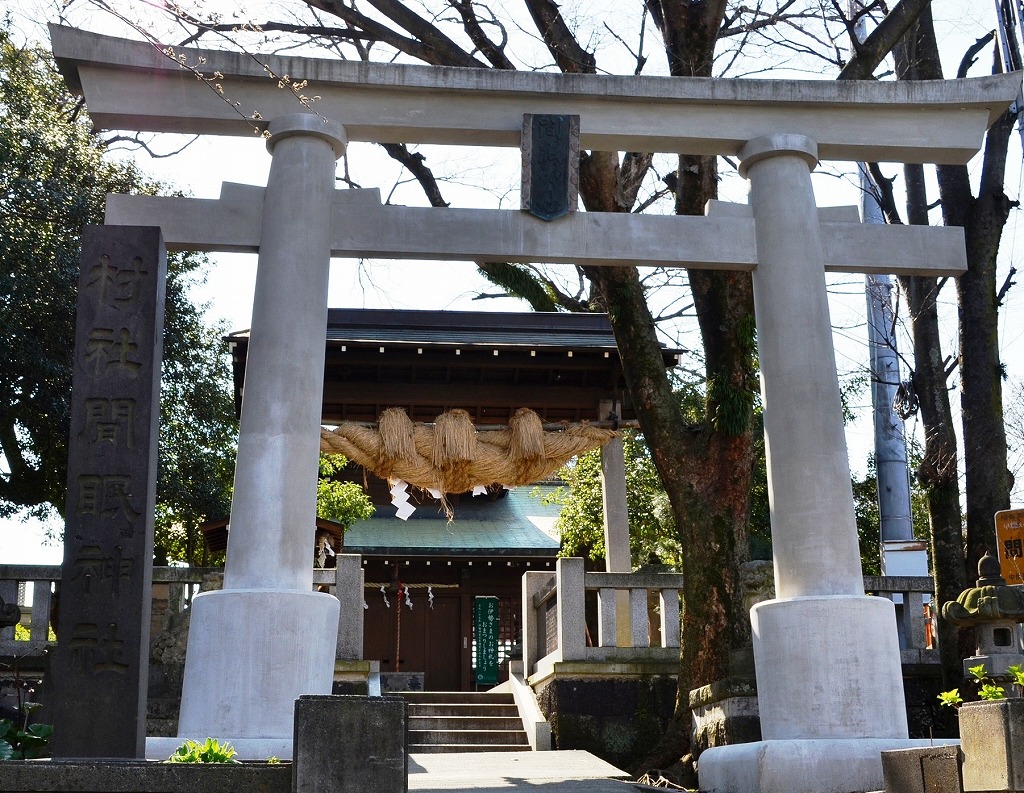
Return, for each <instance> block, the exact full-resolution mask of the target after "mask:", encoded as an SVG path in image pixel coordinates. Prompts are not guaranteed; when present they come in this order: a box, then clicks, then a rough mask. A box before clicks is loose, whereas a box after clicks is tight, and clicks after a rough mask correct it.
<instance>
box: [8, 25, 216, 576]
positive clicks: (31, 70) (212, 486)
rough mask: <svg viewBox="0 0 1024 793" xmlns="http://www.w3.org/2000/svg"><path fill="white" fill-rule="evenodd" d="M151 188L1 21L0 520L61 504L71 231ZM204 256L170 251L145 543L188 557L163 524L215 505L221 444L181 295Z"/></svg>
mask: <svg viewBox="0 0 1024 793" xmlns="http://www.w3.org/2000/svg"><path fill="white" fill-rule="evenodd" d="M156 188H157V186H156V185H155V184H152V183H150V182H147V181H146V180H145V179H144V178H143V177H142V175H141V174H140V173H139V172H138V170H137V169H135V168H134V167H133V166H131V165H125V164H123V163H114V162H111V161H109V160H107V159H106V158H105V157H104V144H103V141H102V140H101V138H100V137H99V136H97V135H95V134H94V133H93V132H92V130H91V125H90V122H89V119H88V118H87V116H86V115H85V113H84V112H83V111H82V109H81V107H80V105H79V103H78V102H77V100H76V99H75V98H74V97H73V96H71V95H70V94H69V93H68V92H67V90H66V88H65V87H64V83H63V81H62V79H61V78H60V76H59V75H58V74H57V72H56V70H55V69H54V67H53V64H52V62H51V59H50V56H49V54H48V53H47V52H46V51H45V50H43V49H41V48H40V49H30V48H29V49H21V48H18V47H16V46H14V44H13V43H12V41H11V38H10V36H9V35H8V34H7V32H6V31H4V30H0V262H2V263H3V266H2V267H0V341H2V344H3V348H4V354H3V355H2V356H0V454H2V455H3V457H4V458H5V460H6V463H7V466H6V468H7V470H6V471H5V472H3V473H2V474H0V517H8V516H11V515H14V514H18V513H20V514H22V515H24V516H26V517H36V518H47V517H53V516H55V515H57V514H59V513H60V512H62V510H63V509H64V502H65V486H66V481H65V480H66V466H67V439H68V437H69V429H70V427H69V411H70V394H71V360H72V353H73V344H74V338H75V302H76V291H77V282H78V270H79V262H78V259H79V253H80V232H81V229H82V227H83V226H84V225H86V224H89V223H102V221H103V209H104V200H105V196H106V194H107V193H108V192H117V193H139V192H143V193H153V192H156ZM204 263H205V259H203V257H200V256H196V255H171V256H169V257H168V283H167V303H166V309H165V312H166V320H165V329H164V360H165V363H164V369H163V389H164V398H163V400H162V405H161V418H162V424H163V425H164V429H163V434H162V437H161V439H160V463H159V465H160V471H159V485H158V502H159V504H160V508H159V513H160V515H159V518H158V524H159V527H160V533H159V535H158V538H157V542H158V543H159V544H163V545H165V546H168V547H169V550H170V551H171V555H172V556H173V557H175V558H187V559H188V560H189V561H193V559H191V558H189V557H190V556H191V555H193V554H191V553H190V552H189V551H188V543H187V542H183V541H181V540H180V539H179V538H178V536H177V535H176V534H175V533H176V532H178V533H179V534H180V527H182V526H187V527H194V524H195V523H196V522H198V521H199V520H202V519H206V518H208V517H218V516H220V515H223V514H226V512H227V503H228V502H227V493H228V491H229V488H230V473H225V472H226V471H229V470H230V467H231V466H230V458H231V455H232V451H231V447H232V445H233V444H232V440H233V428H232V417H233V404H232V396H231V389H230V384H229V382H228V370H227V366H226V362H225V361H224V360H223V357H222V355H221V353H222V352H223V350H222V348H221V347H220V346H219V342H217V341H216V337H217V336H218V335H219V334H220V333H221V332H222V331H221V329H215V330H212V331H211V330H206V329H204V327H203V323H202V309H201V308H200V307H196V306H194V305H193V304H192V303H191V302H190V301H189V299H188V291H189V289H190V288H191V286H192V285H193V284H194V283H196V281H197V280H198V278H199V277H200V275H199V273H200V270H201V268H202V267H203V266H204ZM208 453H209V454H210V456H209V457H207V454H208ZM192 547H193V550H194V543H193V546H192Z"/></svg>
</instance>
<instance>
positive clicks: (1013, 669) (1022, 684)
mask: <svg viewBox="0 0 1024 793" xmlns="http://www.w3.org/2000/svg"><path fill="white" fill-rule="evenodd" d="M1006 671H1007V672H1009V673H1010V674H1011V675H1012V676H1013V685H1014V686H1016V687H1017V694H1018V696H1024V667H1022V666H1021V665H1020V664H1014V665H1013V666H1008V667H1006Z"/></svg>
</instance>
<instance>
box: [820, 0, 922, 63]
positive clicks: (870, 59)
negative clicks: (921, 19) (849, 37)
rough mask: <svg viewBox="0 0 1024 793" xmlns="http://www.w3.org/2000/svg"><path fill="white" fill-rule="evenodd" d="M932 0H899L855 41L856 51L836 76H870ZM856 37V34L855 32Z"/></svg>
mask: <svg viewBox="0 0 1024 793" xmlns="http://www.w3.org/2000/svg"><path fill="white" fill-rule="evenodd" d="M930 2H931V0H900V2H899V3H897V4H896V7H895V8H894V9H893V10H892V11H890V12H889V13H888V14H887V15H886V16H885V18H884V19H883V20H882V21H881V22H879V23H878V27H876V28H875V29H874V30H873V31H871V33H870V35H868V37H867V38H866V39H864V41H863V42H860V43H859V44H855V45H854V46H855V49H856V53H857V54H856V55H854V56H853V57H852V58H851V59H850V61H849V62H848V63H847V64H846V66H844V67H843V70H842V71H841V72H839V77H837V78H836V79H838V80H870V79H871V76H872V74H873V73H874V71H875V69H877V68H878V65H879V64H880V63H881V62H882V60H883V59H884V58H885V56H886V55H888V54H889V53H890V52H891V51H892V48H893V47H895V46H896V42H898V41H899V40H900V39H901V38H903V34H904V33H906V32H907V30H909V29H910V26H911V25H912V24H913V23H914V21H915V20H916V19H917V18H918V16H919V15H920V14H921V11H922V10H924V9H925V8H926V7H927V6H928V4H929V3H930ZM854 41H856V36H854Z"/></svg>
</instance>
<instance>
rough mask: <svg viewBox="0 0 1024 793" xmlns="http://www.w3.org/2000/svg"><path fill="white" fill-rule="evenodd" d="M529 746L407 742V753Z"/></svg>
mask: <svg viewBox="0 0 1024 793" xmlns="http://www.w3.org/2000/svg"><path fill="white" fill-rule="evenodd" d="M529 750H530V746H529V744H527V745H526V746H525V747H524V746H523V745H522V744H518V743H515V744H497V743H482V744H466V743H433V744H430V743H427V744H409V754H442V753H443V754H460V753H470V752H523V751H527V752H528V751H529Z"/></svg>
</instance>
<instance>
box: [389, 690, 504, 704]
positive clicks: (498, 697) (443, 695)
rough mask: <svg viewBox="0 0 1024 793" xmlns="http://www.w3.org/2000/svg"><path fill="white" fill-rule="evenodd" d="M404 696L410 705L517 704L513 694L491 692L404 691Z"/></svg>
mask: <svg viewBox="0 0 1024 793" xmlns="http://www.w3.org/2000/svg"><path fill="white" fill-rule="evenodd" d="M402 696H403V697H405V699H406V701H407V702H409V703H410V704H446V703H461V704H474V705H509V704H512V703H514V702H515V700H514V699H513V698H512V695H511V694H501V693H497V694H496V693H492V692H490V691H404V692H402Z"/></svg>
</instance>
